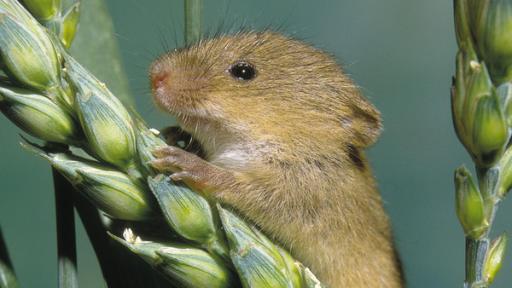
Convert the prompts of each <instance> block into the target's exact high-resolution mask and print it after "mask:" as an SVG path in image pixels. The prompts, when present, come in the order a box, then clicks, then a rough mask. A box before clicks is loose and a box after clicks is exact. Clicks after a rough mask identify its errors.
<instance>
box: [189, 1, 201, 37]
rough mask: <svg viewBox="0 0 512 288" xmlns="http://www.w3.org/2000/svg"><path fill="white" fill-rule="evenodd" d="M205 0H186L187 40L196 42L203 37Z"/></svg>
mask: <svg viewBox="0 0 512 288" xmlns="http://www.w3.org/2000/svg"><path fill="white" fill-rule="evenodd" d="M202 7H203V0H185V42H186V43H187V44H191V43H194V42H196V41H198V40H199V38H200V37H201V10H202Z"/></svg>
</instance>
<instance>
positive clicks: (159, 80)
mask: <svg viewBox="0 0 512 288" xmlns="http://www.w3.org/2000/svg"><path fill="white" fill-rule="evenodd" d="M169 74H170V73H169V72H168V71H158V72H156V73H151V87H152V88H153V89H154V90H157V89H159V88H162V86H164V85H165V83H166V82H167V80H168V78H169V76H170V75H169Z"/></svg>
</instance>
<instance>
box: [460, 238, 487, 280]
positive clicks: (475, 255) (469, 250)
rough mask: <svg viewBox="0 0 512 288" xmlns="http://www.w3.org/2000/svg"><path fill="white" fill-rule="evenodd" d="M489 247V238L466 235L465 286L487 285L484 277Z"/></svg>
mask: <svg viewBox="0 0 512 288" xmlns="http://www.w3.org/2000/svg"><path fill="white" fill-rule="evenodd" d="M488 248H489V239H488V238H487V237H485V238H484V239H481V240H475V239H470V238H467V237H466V285H465V288H476V287H479V288H484V287H487V284H486V283H485V281H484V279H483V266H484V262H485V255H486V254H487V250H488Z"/></svg>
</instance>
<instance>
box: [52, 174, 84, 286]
mask: <svg viewBox="0 0 512 288" xmlns="http://www.w3.org/2000/svg"><path fill="white" fill-rule="evenodd" d="M52 172H53V182H54V186H55V211H56V217H57V253H58V266H59V267H58V272H59V288H75V287H78V279H77V265H76V239H75V214H74V210H73V206H74V205H73V187H72V186H71V184H69V182H68V181H67V180H66V179H65V178H64V177H63V176H62V175H60V173H59V172H57V171H56V170H55V169H53V170H52Z"/></svg>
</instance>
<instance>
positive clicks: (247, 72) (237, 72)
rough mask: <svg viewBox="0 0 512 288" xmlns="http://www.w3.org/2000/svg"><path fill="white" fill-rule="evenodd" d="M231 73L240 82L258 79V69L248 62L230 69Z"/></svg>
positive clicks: (236, 64)
mask: <svg viewBox="0 0 512 288" xmlns="http://www.w3.org/2000/svg"><path fill="white" fill-rule="evenodd" d="M229 73H230V74H231V76H233V77H234V78H235V79H238V80H251V79H254V77H256V69H255V68H254V66H252V65H251V64H249V63H247V62H242V61H241V62H237V63H235V64H233V65H232V66H231V67H230V68H229Z"/></svg>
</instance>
